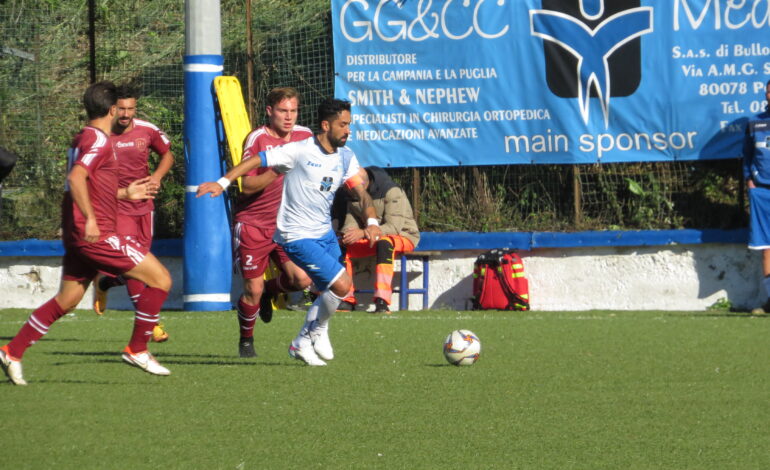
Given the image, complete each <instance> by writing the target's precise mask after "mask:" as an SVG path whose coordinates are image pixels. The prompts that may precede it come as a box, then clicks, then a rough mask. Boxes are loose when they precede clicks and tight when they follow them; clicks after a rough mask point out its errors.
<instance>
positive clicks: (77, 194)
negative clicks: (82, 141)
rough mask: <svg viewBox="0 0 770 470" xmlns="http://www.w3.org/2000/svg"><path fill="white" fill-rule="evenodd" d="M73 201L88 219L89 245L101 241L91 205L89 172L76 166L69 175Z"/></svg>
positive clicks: (86, 238) (86, 227)
mask: <svg viewBox="0 0 770 470" xmlns="http://www.w3.org/2000/svg"><path fill="white" fill-rule="evenodd" d="M67 182H68V183H69V187H70V194H71V195H72V200H73V201H75V204H76V205H77V206H78V209H80V212H81V213H82V214H83V215H84V216H85V218H86V226H85V231H86V233H85V237H84V238H85V240H86V241H87V242H89V243H94V242H97V241H99V236H100V235H101V232H100V231H99V226H98V225H97V224H96V215H95V214H94V207H93V206H92V205H91V196H90V195H89V194H88V170H86V169H85V168H83V167H82V166H80V165H75V166H73V167H72V170H70V172H69V174H68V175H67Z"/></svg>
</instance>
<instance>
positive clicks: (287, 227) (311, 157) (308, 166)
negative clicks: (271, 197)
mask: <svg viewBox="0 0 770 470" xmlns="http://www.w3.org/2000/svg"><path fill="white" fill-rule="evenodd" d="M260 155H261V158H262V164H263V165H264V166H269V167H272V168H273V169H274V170H275V171H277V172H279V173H285V176H284V179H283V200H282V201H281V207H280V208H279V209H278V219H277V221H276V226H277V227H276V231H275V235H274V236H273V240H274V241H275V242H276V243H280V244H284V243H289V242H292V241H295V240H300V239H302V238H321V237H322V236H323V235H325V234H326V233H327V232H329V231H330V230H331V229H332V223H331V206H332V201H333V200H334V193H335V192H337V188H339V187H340V186H341V185H342V183H343V182H345V181H347V180H348V179H349V178H351V177H353V176H355V175H356V174H357V173H358V170H359V168H360V167H359V164H358V159H356V155H355V154H354V153H353V151H352V150H350V149H349V148H347V147H341V148H338V149H337V152H335V153H326V151H325V150H324V149H323V148H322V147H321V145H320V144H319V143H318V141H317V140H316V138H315V137H310V138H309V139H305V140H301V141H299V142H290V143H288V144H286V145H284V146H281V147H276V148H273V149H271V150H268V151H266V152H260Z"/></svg>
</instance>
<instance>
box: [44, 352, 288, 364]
mask: <svg viewBox="0 0 770 470" xmlns="http://www.w3.org/2000/svg"><path fill="white" fill-rule="evenodd" d="M45 354H48V355H52V356H77V357H104V358H107V357H109V358H110V359H96V360H94V361H88V362H97V363H108V364H114V363H120V364H123V359H121V357H120V354H121V353H120V352H119V351H91V352H88V351H82V352H64V351H50V352H46V353H45ZM153 355H154V356H156V357H157V358H158V359H159V360H160V361H161V362H162V363H163V364H177V365H204V366H206V365H208V366H285V365H287V363H286V362H260V361H259V360H258V359H257V360H254V358H250V359H240V358H232V357H229V356H213V355H204V354H164V353H160V354H153ZM196 359H197V360H196ZM67 364H72V362H60V363H54V365H67ZM290 364H291V363H290ZM292 365H294V364H292ZM296 365H300V364H296Z"/></svg>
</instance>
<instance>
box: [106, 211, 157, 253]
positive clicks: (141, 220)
mask: <svg viewBox="0 0 770 470" xmlns="http://www.w3.org/2000/svg"><path fill="white" fill-rule="evenodd" d="M153 214H154V212H152V211H150V212H148V213H146V214H142V215H126V214H118V220H117V223H116V224H115V232H116V233H117V234H118V235H122V236H126V237H131V239H132V240H136V242H137V243H139V244H140V245H142V246H145V247H147V249H148V250H149V249H150V247H151V246H152V235H153V231H154V226H153V222H152V221H153Z"/></svg>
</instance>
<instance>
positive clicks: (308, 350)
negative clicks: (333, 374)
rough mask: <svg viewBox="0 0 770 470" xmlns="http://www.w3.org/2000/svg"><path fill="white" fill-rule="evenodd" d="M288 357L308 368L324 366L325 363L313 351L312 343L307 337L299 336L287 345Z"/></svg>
mask: <svg viewBox="0 0 770 470" xmlns="http://www.w3.org/2000/svg"><path fill="white" fill-rule="evenodd" d="M289 356H291V357H293V358H294V359H298V360H300V361H302V362H304V363H305V364H307V365H309V366H325V365H326V363H325V362H324V361H323V360H322V359H321V358H320V357H318V354H316V352H315V350H314V349H313V342H312V341H311V340H310V336H308V335H300V336H299V337H297V338H296V339H295V340H294V341H292V342H291V344H290V345H289Z"/></svg>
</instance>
